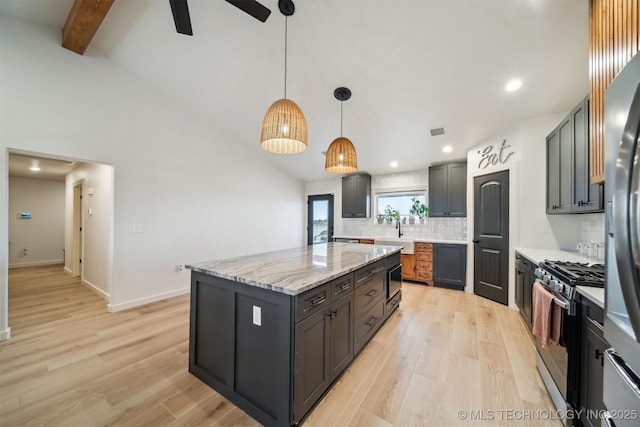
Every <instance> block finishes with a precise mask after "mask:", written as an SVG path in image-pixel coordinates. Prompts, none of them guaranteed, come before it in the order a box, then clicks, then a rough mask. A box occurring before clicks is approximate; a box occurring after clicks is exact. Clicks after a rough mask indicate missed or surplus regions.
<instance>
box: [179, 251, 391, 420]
mask: <svg viewBox="0 0 640 427" xmlns="http://www.w3.org/2000/svg"><path fill="white" fill-rule="evenodd" d="M400 250H401V247H399V246H381V245H361V244H351V243H327V244H318V245H312V246H306V247H300V248H294V249H287V250H282V251H276V252H269V253H264V254H257V255H250V256H244V257H236V258H228V259H223V260H217V261H208V262H202V263H197V264H191V265H188V266H187V268H189V269H191V270H192V273H191V313H190V332H189V371H190V372H191V373H192V374H193V375H195V376H196V377H198V378H199V379H201V380H202V381H204V382H205V383H206V384H208V385H209V386H211V387H212V388H213V389H214V390H216V391H217V392H219V393H220V394H222V395H223V396H225V397H226V398H228V399H229V400H230V401H231V402H233V403H234V404H235V405H237V406H238V407H239V408H241V409H243V410H244V411H245V412H246V413H247V414H249V415H251V416H252V417H253V418H255V419H256V420H257V421H259V422H260V423H262V424H264V425H295V424H298V423H299V422H300V421H301V420H302V418H304V417H305V416H306V415H307V414H308V412H309V411H310V410H311V409H312V408H313V406H314V405H315V404H316V403H317V402H318V401H319V400H320V398H321V397H322V396H323V395H324V394H325V393H326V392H327V391H328V389H329V387H330V386H331V385H332V384H333V383H334V382H335V380H336V378H338V376H339V375H340V374H341V373H342V372H343V371H344V369H345V368H346V367H347V366H348V365H349V363H351V361H352V360H353V358H354V357H355V356H356V355H357V354H358V353H359V352H360V351H361V350H362V348H363V347H364V346H365V345H366V343H367V342H368V341H369V340H370V339H371V337H372V336H373V335H374V334H375V333H376V332H377V331H378V329H379V328H380V326H381V325H382V324H383V323H384V322H385V321H386V319H387V318H388V317H389V315H390V314H391V313H392V312H393V311H394V310H395V309H396V308H397V307H398V305H399V302H400V298H401V291H399V292H397V294H394V295H387V289H388V278H387V271H388V270H391V269H392V268H394V267H396V266H397V265H399V264H400Z"/></svg>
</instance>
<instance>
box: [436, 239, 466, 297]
mask: <svg viewBox="0 0 640 427" xmlns="http://www.w3.org/2000/svg"><path fill="white" fill-rule="evenodd" d="M466 275H467V246H466V245H447V244H436V245H433V281H434V284H435V286H440V287H447V288H453V289H463V288H464V286H465V284H466Z"/></svg>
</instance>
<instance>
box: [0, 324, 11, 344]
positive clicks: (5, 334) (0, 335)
mask: <svg viewBox="0 0 640 427" xmlns="http://www.w3.org/2000/svg"><path fill="white" fill-rule="evenodd" d="M9 338H11V328H9V327H7V329H5V330H4V331H0V341H6V340H8V339H9Z"/></svg>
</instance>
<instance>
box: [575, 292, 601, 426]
mask: <svg viewBox="0 0 640 427" xmlns="http://www.w3.org/2000/svg"><path fill="white" fill-rule="evenodd" d="M580 297H581V303H580V311H581V316H580V317H581V328H580V329H581V337H580V379H579V382H580V384H579V386H578V400H579V402H578V405H577V406H578V409H579V410H581V411H579V415H580V421H581V422H582V424H583V425H584V426H587V427H597V426H601V425H603V423H602V422H601V421H602V420H601V417H600V416H596V414H601V413H602V411H604V410H605V406H604V402H603V401H602V389H603V383H602V381H603V374H604V367H603V363H604V351H605V350H606V349H607V348H609V344H607V342H606V341H605V340H604V336H603V332H604V327H603V323H604V310H603V309H602V308H601V307H598V306H597V305H595V304H594V303H593V302H592V301H590V300H589V299H588V298H585V297H583V296H582V295H581V296H580Z"/></svg>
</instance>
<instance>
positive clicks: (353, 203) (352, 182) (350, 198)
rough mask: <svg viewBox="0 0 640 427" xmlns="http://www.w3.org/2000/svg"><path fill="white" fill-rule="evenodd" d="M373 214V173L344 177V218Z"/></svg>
mask: <svg viewBox="0 0 640 427" xmlns="http://www.w3.org/2000/svg"><path fill="white" fill-rule="evenodd" d="M370 216H371V175H367V174H357V175H349V176H345V177H342V218H369V217H370Z"/></svg>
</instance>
